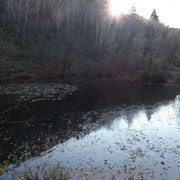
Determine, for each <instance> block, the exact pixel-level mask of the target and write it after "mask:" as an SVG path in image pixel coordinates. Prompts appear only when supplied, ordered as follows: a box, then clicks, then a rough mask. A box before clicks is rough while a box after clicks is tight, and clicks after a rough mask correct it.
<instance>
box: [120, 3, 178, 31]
mask: <svg viewBox="0 0 180 180" xmlns="http://www.w3.org/2000/svg"><path fill="white" fill-rule="evenodd" d="M119 1H122V4H123V6H124V8H125V9H130V8H131V7H132V6H133V5H135V7H136V9H137V14H139V15H141V16H143V17H145V18H147V19H149V17H150V15H151V13H152V10H153V9H154V8H155V9H156V11H157V15H159V20H160V22H162V23H164V24H165V25H168V26H170V27H175V28H180V0H119Z"/></svg>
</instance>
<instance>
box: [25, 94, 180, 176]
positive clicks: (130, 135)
mask: <svg viewBox="0 0 180 180" xmlns="http://www.w3.org/2000/svg"><path fill="white" fill-rule="evenodd" d="M90 114H91V113H90ZM83 117H84V118H85V119H88V117H90V116H89V114H88V113H85V114H84V115H83ZM96 117H98V118H96V122H95V123H94V124H93V123H87V122H88V121H86V123H84V124H83V123H82V124H81V128H82V129H84V130H85V132H86V133H84V134H83V135H82V136H79V137H80V138H74V137H72V138H70V139H69V140H67V141H65V142H64V143H60V144H58V145H56V146H55V147H53V148H52V152H50V153H48V152H46V153H43V155H42V156H41V157H40V158H34V159H32V160H29V161H28V162H27V163H28V164H29V165H30V166H33V167H34V166H38V165H40V164H42V163H43V162H46V163H49V164H51V165H56V164H57V163H60V164H61V165H62V166H64V167H67V168H70V169H73V170H75V169H82V171H85V170H92V169H93V172H94V168H96V169H100V171H101V172H109V173H112V171H113V172H117V171H121V175H122V174H124V175H127V174H128V175H130V174H139V173H143V174H144V175H145V176H147V177H149V178H150V177H151V178H152V179H157V178H161V179H163V178H167V177H169V178H170V177H171V179H178V177H180V172H179V168H180V160H179V156H180V146H179V144H180V96H176V98H175V100H174V101H168V102H163V103H157V104H156V105H147V106H139V105H136V106H134V105H132V106H128V107H124V108H122V107H119V108H116V109H113V110H112V109H111V110H108V111H107V110H106V111H102V112H101V113H99V114H98V115H97V114H96ZM93 172H92V173H93Z"/></svg>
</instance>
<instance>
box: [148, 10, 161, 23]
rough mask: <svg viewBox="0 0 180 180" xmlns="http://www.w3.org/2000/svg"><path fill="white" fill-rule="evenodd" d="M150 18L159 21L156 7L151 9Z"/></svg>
mask: <svg viewBox="0 0 180 180" xmlns="http://www.w3.org/2000/svg"><path fill="white" fill-rule="evenodd" d="M150 19H152V20H154V21H159V16H158V15H157V12H156V9H153V12H152V14H151V17H150Z"/></svg>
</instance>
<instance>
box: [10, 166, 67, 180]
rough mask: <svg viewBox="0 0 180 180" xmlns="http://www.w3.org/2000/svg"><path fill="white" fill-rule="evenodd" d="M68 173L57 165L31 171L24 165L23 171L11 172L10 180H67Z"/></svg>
mask: <svg viewBox="0 0 180 180" xmlns="http://www.w3.org/2000/svg"><path fill="white" fill-rule="evenodd" d="M68 175H69V173H68V172H67V171H66V170H65V169H64V168H62V167H60V166H59V165H57V166H55V167H53V168H52V167H48V166H47V165H46V164H44V165H43V166H42V167H37V168H36V169H32V168H30V167H28V166H27V165H26V164H25V163H24V170H23V171H17V170H12V174H11V176H12V179H17V180H68Z"/></svg>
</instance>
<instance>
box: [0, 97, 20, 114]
mask: <svg viewBox="0 0 180 180" xmlns="http://www.w3.org/2000/svg"><path fill="white" fill-rule="evenodd" d="M20 102H21V99H20V100H19V102H18V103H17V104H16V105H15V106H14V107H11V108H9V109H7V110H5V111H2V112H1V113H0V115H3V114H5V113H7V112H9V111H11V110H13V109H16V108H17V107H18V106H19V104H20Z"/></svg>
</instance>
